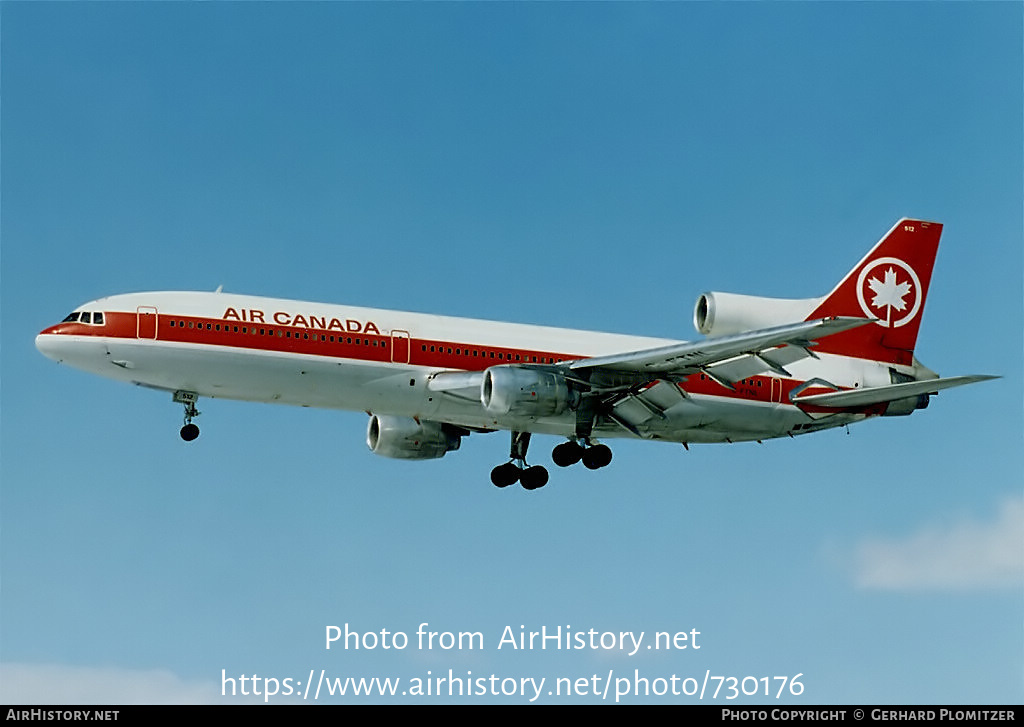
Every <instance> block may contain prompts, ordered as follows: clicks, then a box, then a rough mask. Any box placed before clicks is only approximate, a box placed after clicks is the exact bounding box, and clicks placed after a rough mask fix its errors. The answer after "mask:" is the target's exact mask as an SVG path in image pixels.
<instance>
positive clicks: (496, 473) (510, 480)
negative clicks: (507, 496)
mask: <svg viewBox="0 0 1024 727" xmlns="http://www.w3.org/2000/svg"><path fill="white" fill-rule="evenodd" d="M522 474H523V471H522V470H521V469H519V468H518V467H517V466H516V465H515V464H513V463H512V462H506V463H505V464H499V465H498V466H497V467H495V468H494V469H493V470H491V482H492V483H493V484H494V486H495V487H508V486H509V485H514V484H515V483H516V482H519V478H520V477H521V476H522Z"/></svg>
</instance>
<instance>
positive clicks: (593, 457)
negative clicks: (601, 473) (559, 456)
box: [583, 444, 612, 470]
mask: <svg viewBox="0 0 1024 727" xmlns="http://www.w3.org/2000/svg"><path fill="white" fill-rule="evenodd" d="M611 461H612V450H611V449H609V447H608V445H606V444H597V445H594V446H593V447H591V448H590V449H588V450H587V451H586V452H584V453H583V465H584V466H585V467H586V468H587V469H589V470H596V469H601V468H602V467H607V466H608V464H609V463H610V462H611Z"/></svg>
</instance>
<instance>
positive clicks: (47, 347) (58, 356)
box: [36, 328, 64, 362]
mask: <svg viewBox="0 0 1024 727" xmlns="http://www.w3.org/2000/svg"><path fill="white" fill-rule="evenodd" d="M61 344H62V341H61V340H60V336H58V335H56V334H54V333H53V332H52V328H47V329H46V330H44V331H42V332H41V333H40V334H39V335H38V336H36V348H37V349H39V353H41V354H43V355H44V356H46V357H47V358H52V359H53V360H54V361H57V362H60V361H63V360H64V356H63V352H62V349H63V346H62V345H61Z"/></svg>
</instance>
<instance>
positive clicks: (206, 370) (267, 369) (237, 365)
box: [102, 341, 423, 410]
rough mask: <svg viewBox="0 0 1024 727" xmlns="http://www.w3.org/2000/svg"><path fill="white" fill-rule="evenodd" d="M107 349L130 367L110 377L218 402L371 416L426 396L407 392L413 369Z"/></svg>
mask: <svg viewBox="0 0 1024 727" xmlns="http://www.w3.org/2000/svg"><path fill="white" fill-rule="evenodd" d="M108 348H109V351H110V355H109V358H111V359H114V360H119V361H127V362H130V366H129V367H127V368H125V367H121V366H115V365H111V364H110V362H107V363H106V366H107V368H104V369H103V371H102V373H104V374H105V375H107V376H111V377H113V378H117V379H121V380H128V381H132V382H134V383H137V384H142V385H144V386H151V387H156V388H160V389H168V390H172V391H173V390H178V389H181V390H185V391H192V392H195V393H196V394H198V395H199V396H206V397H212V398H223V399H240V400H245V401H262V402H272V403H282V404H292V405H297V406H313V407H325V408H331V409H356V410H359V409H366V410H372V409H375V408H378V407H380V406H381V405H382V404H392V405H393V404H395V403H396V400H416V399H419V398H420V397H422V394H423V387H422V386H419V387H416V386H414V387H410V386H409V379H410V371H411V370H412V367H409V366H404V365H402V366H400V365H396V364H381V363H374V364H364V363H362V362H358V361H351V360H348V359H337V358H331V357H326V356H301V355H296V354H291V353H289V354H284V353H281V354H278V353H272V352H260V353H255V354H254V353H253V352H251V351H244V350H240V349H227V348H223V347H213V346H191V345H181V344H166V343H161V342H158V341H155V342H129V343H123V342H111V343H110V344H109V346H108ZM412 375H413V376H415V375H416V372H415V371H413V374H412ZM402 382H404V384H405V389H412V391H410V392H408V393H407V392H406V391H405V390H403V389H402V387H401V385H400V384H401V383H402ZM406 403H408V402H406Z"/></svg>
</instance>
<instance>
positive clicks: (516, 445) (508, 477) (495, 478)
mask: <svg viewBox="0 0 1024 727" xmlns="http://www.w3.org/2000/svg"><path fill="white" fill-rule="evenodd" d="M582 441H583V442H586V444H585V445H584V444H583V443H581V440H579V439H571V440H569V441H568V442H562V443H561V444H559V445H558V446H557V447H555V448H554V449H553V450H552V451H551V461H553V462H554V463H555V464H556V465H558V466H559V467H570V466H572V465H574V464H576V463H577V462H580V461H582V462H583V466H585V467H586V468H587V469H591V470H596V469H600V468H601V467H607V466H608V464H609V463H610V462H611V461H612V450H611V449H609V447H608V445H605V444H591V443H590V440H589V439H584V440H582ZM529 446H530V433H529V432H512V450H511V452H510V453H509V459H510V460H511V461H510V462H506V463H505V464H500V465H498V466H497V467H495V468H494V469H493V470H491V482H493V483H494V484H495V485H496V486H497V487H508V486H509V485H514V484H515V483H516V482H518V483H519V484H521V485H522V486H523V489H525V490H536V489H537V488H539V487H543V486H544V485H546V484H547V483H548V471H547V469H545V468H544V467H541V466H540V465H536V466H533V467H530V466H529V465H527V464H526V450H527V448H528V447H529Z"/></svg>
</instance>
